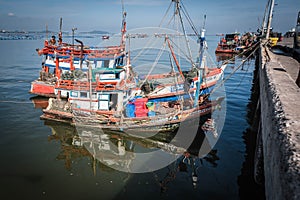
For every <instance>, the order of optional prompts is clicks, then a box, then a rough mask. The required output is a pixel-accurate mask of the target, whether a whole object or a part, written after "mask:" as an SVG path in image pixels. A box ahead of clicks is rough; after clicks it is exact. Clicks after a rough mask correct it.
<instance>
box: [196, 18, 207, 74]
mask: <svg viewBox="0 0 300 200" xmlns="http://www.w3.org/2000/svg"><path fill="white" fill-rule="evenodd" d="M205 22H206V15H204V20H203V26H202V28H201V30H200V36H199V37H198V42H199V43H200V49H199V57H198V63H199V67H200V68H201V67H202V64H203V63H202V61H203V52H204V49H205V48H206V40H205Z"/></svg>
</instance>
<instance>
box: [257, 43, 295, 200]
mask: <svg viewBox="0 0 300 200" xmlns="http://www.w3.org/2000/svg"><path fill="white" fill-rule="evenodd" d="M259 61H260V63H259V83H260V104H261V119H260V120H261V121H260V123H261V124H260V125H261V126H260V127H261V134H262V144H263V157H264V174H265V177H264V178H265V193H266V198H267V199H272V200H273V199H289V200H290V199H295V200H296V199H300V90H299V87H298V86H297V85H296V84H295V81H294V80H292V79H291V77H290V75H289V74H288V73H287V72H286V70H285V69H284V66H283V65H282V64H281V63H279V62H278V60H277V59H276V55H274V54H272V53H271V52H270V51H269V50H268V49H267V48H265V47H263V46H261V49H260V59H259Z"/></svg>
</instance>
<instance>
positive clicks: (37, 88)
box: [29, 81, 55, 97]
mask: <svg viewBox="0 0 300 200" xmlns="http://www.w3.org/2000/svg"><path fill="white" fill-rule="evenodd" d="M54 88H55V85H54V84H50V83H46V82H43V81H33V82H32V83H31V89H30V91H29V92H30V93H31V94H35V95H38V96H43V97H55V94H54Z"/></svg>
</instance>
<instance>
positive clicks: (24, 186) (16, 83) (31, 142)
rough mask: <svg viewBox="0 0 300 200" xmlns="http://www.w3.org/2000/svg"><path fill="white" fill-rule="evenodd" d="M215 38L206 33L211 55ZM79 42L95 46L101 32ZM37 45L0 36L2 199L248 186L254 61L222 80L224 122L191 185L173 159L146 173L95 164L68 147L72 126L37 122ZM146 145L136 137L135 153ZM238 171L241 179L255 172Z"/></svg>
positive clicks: (229, 194)
mask: <svg viewBox="0 0 300 200" xmlns="http://www.w3.org/2000/svg"><path fill="white" fill-rule="evenodd" d="M218 39H219V38H218V37H215V36H210V37H209V36H208V37H207V40H208V45H209V48H210V49H209V51H210V52H212V55H213V59H215V57H214V54H213V52H214V49H215V47H216V45H217V41H218ZM82 40H83V41H87V42H86V43H87V44H89V43H90V44H95V43H96V44H97V43H99V42H100V37H99V38H86V39H85V38H83V39H82ZM98 41H99V42H98ZM42 44H43V41H42V40H10V41H0V52H1V54H0V58H1V62H0V76H1V78H0V124H1V132H0V158H1V170H0V196H1V197H2V198H4V199H21V198H22V199H24V198H25V199H96V198H97V199H160V198H161V199H239V198H241V197H242V196H243V194H241V192H240V191H245V190H246V191H247V189H245V187H247V185H240V184H239V181H238V179H240V178H239V177H240V176H241V173H242V166H243V162H244V161H245V143H244V139H243V134H244V132H245V130H246V129H247V128H248V126H249V125H248V124H247V121H246V114H247V104H248V102H249V98H250V90H251V85H252V77H253V70H254V60H252V61H249V62H247V63H246V64H245V66H244V67H243V69H244V70H238V71H237V72H236V73H235V74H234V75H233V76H232V77H231V78H230V79H229V80H228V81H227V82H226V84H225V88H226V93H227V99H226V101H227V115H226V121H225V125H224V128H223V131H222V134H221V137H220V139H219V140H218V142H217V144H216V145H215V146H214V148H213V152H212V154H211V155H209V156H208V157H207V158H206V159H201V160H200V159H198V161H199V162H200V164H199V166H198V168H197V169H195V170H196V172H197V175H198V182H197V186H196V188H194V187H193V185H192V175H191V173H190V171H189V170H187V171H186V172H181V171H177V169H178V165H176V162H174V163H172V164H171V165H169V166H168V167H165V168H163V169H160V170H157V171H154V172H149V173H142V174H130V173H125V172H120V171H117V170H114V169H112V168H110V167H107V166H106V165H104V164H102V163H100V162H97V161H96V162H95V161H94V160H93V157H92V156H91V154H90V153H89V152H88V151H86V150H85V149H84V148H80V147H76V146H72V142H71V141H72V137H73V133H74V129H73V128H72V127H70V126H68V125H63V124H58V123H48V122H45V121H42V120H40V118H39V117H40V115H41V114H42V110H41V108H35V105H34V103H33V102H32V100H31V98H32V97H33V95H31V94H29V93H28V91H29V89H30V82H31V81H32V80H34V79H36V78H37V76H38V74H39V70H40V66H41V57H39V56H38V55H37V53H36V51H35V49H36V48H39V47H41V46H42ZM239 62H240V61H239V60H236V64H232V65H230V66H228V67H227V69H226V71H225V74H229V73H231V72H232V71H233V70H234V67H235V65H237V64H238V63H239ZM127 142H128V141H127ZM196 143H197V141H196ZM147 148H150V147H146V145H143V144H139V143H138V142H136V149H139V151H143V149H144V150H146V149H147ZM243 177H244V179H245V180H244V182H245V181H246V182H247V179H249V180H251V178H252V177H247V176H243ZM249 182H250V181H249ZM241 187H242V188H241ZM249 195H250V196H251V193H250V194H249Z"/></svg>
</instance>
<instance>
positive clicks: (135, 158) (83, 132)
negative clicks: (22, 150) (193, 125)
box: [44, 116, 219, 192]
mask: <svg viewBox="0 0 300 200" xmlns="http://www.w3.org/2000/svg"><path fill="white" fill-rule="evenodd" d="M44 123H45V125H46V126H48V127H50V128H51V130H52V135H50V136H49V138H48V139H49V141H50V142H51V141H53V140H55V141H60V144H61V152H60V153H59V154H58V155H57V159H58V160H64V161H65V168H66V169H67V170H70V169H71V168H72V163H74V162H75V161H78V159H80V158H82V157H89V158H90V162H91V163H93V164H92V166H93V167H92V168H93V172H94V175H96V171H97V170H96V169H99V168H100V169H108V168H113V169H117V170H120V171H124V172H130V171H131V170H132V169H133V170H136V168H138V167H142V166H143V167H144V166H148V165H149V171H150V170H151V162H152V163H154V164H155V162H156V161H155V159H157V158H155V157H149V155H151V154H152V153H153V152H157V151H160V153H159V155H160V156H161V157H158V159H169V157H168V156H166V154H168V155H170V156H173V158H175V159H174V161H173V160H171V161H169V162H170V164H169V165H167V166H164V168H165V169H168V172H167V173H166V174H165V175H164V176H161V177H158V176H157V175H155V177H154V178H155V179H157V180H158V183H159V184H158V185H159V187H160V190H161V192H165V191H166V190H167V188H168V184H169V183H170V182H172V181H173V180H175V179H176V176H177V175H178V174H179V173H181V174H182V172H184V173H183V174H185V176H187V178H190V180H191V187H197V183H198V175H199V170H200V168H201V166H202V164H203V162H204V161H205V162H209V163H210V164H211V166H213V167H216V166H217V163H216V161H217V160H218V159H219V158H218V156H217V155H216V153H217V151H216V150H211V149H210V148H207V147H209V146H210V141H208V138H209V137H207V134H211V135H213V136H214V137H213V138H217V137H218V136H216V135H214V134H213V132H214V131H213V130H214V127H213V122H212V121H211V119H210V118H209V116H206V117H203V118H201V122H200V123H201V124H200V125H201V126H199V128H198V131H197V134H196V137H195V138H194V140H193V142H192V143H191V144H190V146H189V147H188V148H187V149H185V148H183V147H181V146H177V145H175V144H176V143H177V142H176V141H175V142H172V143H171V142H170V141H171V140H173V139H174V136H175V135H176V131H174V132H170V133H165V132H162V133H158V134H156V135H154V136H152V137H150V138H140V137H139V138H137V137H132V136H130V135H128V134H125V133H119V132H112V131H109V130H100V129H99V130H98V129H88V128H77V127H74V126H70V125H68V124H62V123H57V122H53V121H44ZM189 126H190V124H189ZM187 131H188V129H187ZM187 133H188V132H187ZM203 146H205V147H206V148H204V149H205V150H203ZM208 149H209V152H205V151H206V150H208ZM201 151H202V152H201ZM162 152H163V153H162ZM201 154H203V155H206V156H203V155H201ZM163 156H164V157H163ZM140 157H144V160H143V161H141V158H140ZM137 162H139V163H137ZM97 166H98V167H99V168H97ZM113 171H114V170H113ZM153 171H155V170H153Z"/></svg>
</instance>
